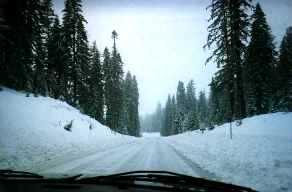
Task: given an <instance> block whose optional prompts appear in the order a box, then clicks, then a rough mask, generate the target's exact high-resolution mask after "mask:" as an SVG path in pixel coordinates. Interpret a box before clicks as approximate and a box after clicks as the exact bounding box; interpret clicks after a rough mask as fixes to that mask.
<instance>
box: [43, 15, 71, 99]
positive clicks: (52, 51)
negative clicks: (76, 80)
mask: <svg viewBox="0 0 292 192" xmlns="http://www.w3.org/2000/svg"><path fill="white" fill-rule="evenodd" d="M64 44H65V42H64V32H63V28H62V26H61V25H60V22H59V18H58V16H56V17H55V19H54V22H53V26H52V28H51V30H50V36H49V38H48V43H47V45H48V61H47V62H48V69H47V85H48V91H49V94H50V95H51V96H53V97H54V98H56V99H58V98H64V96H65V91H66V90H65V84H66V82H65V76H66V73H65V69H66V58H65V56H66V53H65V47H64Z"/></svg>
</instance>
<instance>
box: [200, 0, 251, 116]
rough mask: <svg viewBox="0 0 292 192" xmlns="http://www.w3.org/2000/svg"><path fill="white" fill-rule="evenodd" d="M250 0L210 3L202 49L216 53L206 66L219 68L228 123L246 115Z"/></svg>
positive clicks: (223, 0) (213, 1)
mask: <svg viewBox="0 0 292 192" xmlns="http://www.w3.org/2000/svg"><path fill="white" fill-rule="evenodd" d="M250 2H251V0H232V1H228V0H212V3H211V5H210V6H209V8H210V9H211V16H210V19H209V22H211V23H210V25H209V27H208V31H209V35H208V39H207V44H206V46H205V47H208V48H212V47H213V46H215V49H214V51H213V53H212V55H211V57H210V58H208V59H207V62H209V61H211V60H213V59H214V61H215V62H216V63H217V66H218V67H219V68H220V73H221V74H220V75H218V76H217V78H220V79H217V81H220V82H221V83H222V85H223V90H224V94H223V95H222V96H224V97H225V98H226V100H227V101H228V102H229V104H228V106H229V110H227V111H228V112H229V114H228V116H229V121H232V120H233V119H241V118H243V117H245V115H246V109H245V100H244V90H243V80H242V76H243V75H242V53H243V52H244V50H245V42H246V40H247V37H248V26H249V19H248V15H247V12H248V10H249V8H250V7H251V4H250Z"/></svg>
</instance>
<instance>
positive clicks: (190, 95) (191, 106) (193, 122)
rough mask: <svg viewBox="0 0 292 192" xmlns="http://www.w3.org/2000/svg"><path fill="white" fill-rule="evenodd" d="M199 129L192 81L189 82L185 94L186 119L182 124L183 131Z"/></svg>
mask: <svg viewBox="0 0 292 192" xmlns="http://www.w3.org/2000/svg"><path fill="white" fill-rule="evenodd" d="M197 128H199V121H198V116H197V101H196V94H195V87H194V81H193V80H191V81H189V83H188V85H187V92H186V118H185V122H184V130H186V131H188V130H191V131H192V130H195V129H197Z"/></svg>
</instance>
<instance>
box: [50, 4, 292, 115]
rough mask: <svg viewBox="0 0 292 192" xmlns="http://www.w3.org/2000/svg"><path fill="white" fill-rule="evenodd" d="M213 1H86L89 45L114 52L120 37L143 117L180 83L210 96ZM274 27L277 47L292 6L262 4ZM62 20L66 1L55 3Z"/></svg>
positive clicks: (119, 45)
mask: <svg viewBox="0 0 292 192" xmlns="http://www.w3.org/2000/svg"><path fill="white" fill-rule="evenodd" d="M209 2H210V0H144V1H143V0H83V11H84V15H85V18H86V19H87V21H88V23H87V26H86V28H87V31H88V37H89V40H90V41H91V42H92V41H94V40H96V42H97V45H98V48H99V50H101V51H103V49H104V48H105V46H108V47H112V39H111V32H112V31H113V30H116V31H117V32H118V34H119V37H118V38H119V39H118V42H117V45H118V49H119V51H120V53H121V55H122V58H123V62H124V65H125V68H124V69H125V71H127V70H130V71H131V73H132V74H134V75H136V76H137V80H138V85H139V92H140V114H142V115H143V114H146V113H151V112H153V111H154V110H155V108H156V105H157V103H158V102H159V101H160V102H162V103H163V104H164V103H165V100H166V98H167V95H168V94H169V93H171V94H174V93H175V91H176V87H177V82H178V81H179V80H182V81H184V82H185V83H187V81H189V80H190V79H193V80H194V81H195V84H196V88H197V91H199V90H205V91H206V92H208V91H209V88H208V84H209V82H210V80H211V77H212V75H213V74H214V72H215V71H216V66H215V65H212V64H208V65H207V66H205V64H204V63H205V60H206V58H207V57H208V55H209V54H210V52H208V51H207V50H205V51H204V50H203V48H202V47H203V45H204V43H205V42H206V38H207V26H208V23H207V19H208V16H209V13H208V11H206V6H207V5H208V4H209ZM260 2H261V3H262V7H263V9H264V11H265V12H266V14H267V17H268V22H269V23H270V24H271V26H272V31H273V34H274V35H275V36H276V43H277V45H279V41H280V39H281V38H282V36H283V34H284V32H285V29H286V28H287V27H288V26H292V19H291V18H292V1H291V0H277V1H276V0H260ZM54 3H55V10H56V12H57V14H59V15H60V16H61V15H62V13H61V10H62V9H63V7H64V5H63V4H64V2H63V0H55V1H54Z"/></svg>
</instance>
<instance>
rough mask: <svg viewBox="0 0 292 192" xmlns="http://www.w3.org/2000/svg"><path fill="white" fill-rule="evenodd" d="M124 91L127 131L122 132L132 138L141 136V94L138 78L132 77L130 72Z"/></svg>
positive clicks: (124, 125) (124, 115) (124, 122)
mask: <svg viewBox="0 0 292 192" xmlns="http://www.w3.org/2000/svg"><path fill="white" fill-rule="evenodd" d="M123 89H124V90H123V97H124V98H123V114H122V115H123V127H125V128H126V130H127V131H126V132H125V131H122V132H123V133H124V134H129V135H132V136H139V135H140V120H139V111H138V107H139V92H138V85H137V81H136V77H135V76H133V77H132V75H131V73H130V72H127V74H126V79H125V81H124V88H123Z"/></svg>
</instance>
